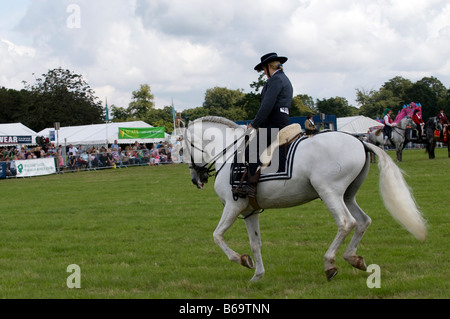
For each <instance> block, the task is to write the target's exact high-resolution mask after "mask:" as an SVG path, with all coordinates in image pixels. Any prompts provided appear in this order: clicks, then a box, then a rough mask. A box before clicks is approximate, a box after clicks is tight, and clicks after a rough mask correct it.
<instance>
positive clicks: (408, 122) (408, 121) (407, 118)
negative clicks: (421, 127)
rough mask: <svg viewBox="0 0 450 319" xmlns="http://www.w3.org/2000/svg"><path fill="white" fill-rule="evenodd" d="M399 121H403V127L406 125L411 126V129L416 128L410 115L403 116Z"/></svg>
mask: <svg viewBox="0 0 450 319" xmlns="http://www.w3.org/2000/svg"><path fill="white" fill-rule="evenodd" d="M400 122H404V123H405V124H404V128H407V127H408V126H409V127H411V128H412V129H413V130H415V129H417V124H416V123H414V121H413V119H412V118H411V116H409V115H408V116H405V117H404V118H403V120H401V121H400Z"/></svg>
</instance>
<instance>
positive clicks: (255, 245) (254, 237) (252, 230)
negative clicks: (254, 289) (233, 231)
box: [245, 214, 265, 281]
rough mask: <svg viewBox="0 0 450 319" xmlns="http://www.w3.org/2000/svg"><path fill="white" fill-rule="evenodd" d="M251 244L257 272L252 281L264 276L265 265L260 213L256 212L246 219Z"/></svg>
mask: <svg viewBox="0 0 450 319" xmlns="http://www.w3.org/2000/svg"><path fill="white" fill-rule="evenodd" d="M245 226H246V227H247V232H248V237H249V239H250V246H251V248H252V253H253V257H254V258H255V274H254V276H253V278H252V280H251V281H256V280H259V279H261V278H263V277H264V273H265V271H264V265H263V262H262V257H261V233H260V231H259V215H258V214H254V215H252V216H249V217H247V218H246V219H245Z"/></svg>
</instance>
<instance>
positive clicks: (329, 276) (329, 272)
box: [325, 266, 338, 281]
mask: <svg viewBox="0 0 450 319" xmlns="http://www.w3.org/2000/svg"><path fill="white" fill-rule="evenodd" d="M337 273H338V270H337V268H336V267H335V266H333V267H331V268H330V269H327V270H325V275H326V276H327V279H328V281H331V279H333V278H334V277H335V276H336V275H337Z"/></svg>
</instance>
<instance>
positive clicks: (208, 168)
mask: <svg viewBox="0 0 450 319" xmlns="http://www.w3.org/2000/svg"><path fill="white" fill-rule="evenodd" d="M246 135H247V132H244V134H242V135H241V136H240V137H239V138H237V139H236V140H234V142H233V143H231V144H230V145H228V146H227V147H226V148H224V149H223V150H222V152H219V154H217V155H216V156H214V157H213V158H212V159H211V160H210V161H209V162H207V163H205V164H204V165H203V166H200V165H197V164H195V163H194V157H193V156H192V152H190V153H191V164H189V168H192V169H195V170H196V171H197V172H199V173H207V174H208V176H209V177H213V176H214V175H215V176H217V174H219V172H220V171H221V170H222V168H223V167H224V166H225V163H226V162H227V160H228V159H230V158H231V157H232V156H234V155H235V154H236V153H237V149H236V150H235V151H234V152H233V154H231V155H230V156H229V157H228V158H227V159H226V160H225V161H224V165H222V166H221V167H220V168H219V170H216V169H215V167H214V165H215V164H216V162H217V160H218V159H219V158H220V157H222V156H224V155H225V154H226V153H227V152H228V150H229V149H230V148H231V147H234V146H235V145H236V144H237V143H238V142H239V141H240V140H241V139H242V138H244V137H245V136H246ZM185 139H186V141H188V142H189V144H190V145H191V146H192V147H193V148H195V149H196V150H199V151H200V152H202V153H203V154H205V153H206V152H205V151H204V150H203V149H201V148H199V147H197V146H196V145H195V144H194V143H193V142H192V140H189V139H188V137H187V133H185ZM214 171H215V173H213V172H214Z"/></svg>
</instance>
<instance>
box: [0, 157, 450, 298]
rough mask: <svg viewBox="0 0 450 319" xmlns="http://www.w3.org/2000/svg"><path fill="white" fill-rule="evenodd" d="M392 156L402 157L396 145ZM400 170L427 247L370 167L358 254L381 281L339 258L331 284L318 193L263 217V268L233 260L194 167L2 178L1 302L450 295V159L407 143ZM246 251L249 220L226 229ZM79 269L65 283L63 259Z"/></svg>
mask: <svg viewBox="0 0 450 319" xmlns="http://www.w3.org/2000/svg"><path fill="white" fill-rule="evenodd" d="M390 155H391V156H392V157H394V153H390ZM399 166H400V167H401V168H402V169H403V170H404V171H405V172H406V173H407V174H408V176H407V177H406V180H407V182H408V184H409V185H410V186H411V188H412V189H413V192H414V195H415V198H416V201H417V203H418V205H419V206H420V208H421V210H422V212H423V214H424V216H425V218H426V219H427V221H428V229H429V234H428V238H427V241H426V242H424V243H421V242H419V241H417V240H416V239H414V237H413V236H412V235H410V234H409V233H408V232H407V231H406V230H404V229H403V228H401V226H399V225H398V224H397V222H396V221H395V220H394V219H393V218H392V217H391V216H390V215H389V213H388V212H387V211H386V209H385V208H384V206H383V204H382V202H381V198H380V195H379V192H378V174H379V170H378V167H376V164H372V167H371V170H370V174H369V176H368V178H367V179H366V182H365V183H364V185H363V187H362V188H361V190H360V192H359V195H358V197H357V198H358V202H359V204H360V206H361V207H362V208H363V209H364V210H365V212H366V213H367V214H368V215H369V216H370V217H371V218H372V225H371V226H370V228H369V230H368V232H367V233H366V235H365V237H364V238H363V240H362V242H361V244H360V246H359V250H358V253H359V254H360V255H362V256H363V257H365V260H366V263H367V264H368V265H369V264H377V265H379V266H380V270H381V288H373V289H369V288H368V287H367V285H366V280H367V278H368V276H369V275H370V274H369V273H367V272H363V271H360V270H356V269H353V268H352V267H351V266H350V265H348V264H347V263H346V262H345V261H344V259H343V258H342V253H343V252H344V250H345V246H346V244H348V242H349V238H350V237H351V236H349V238H348V239H347V240H346V242H345V244H344V247H341V249H340V250H339V253H340V255H339V256H338V258H337V261H336V264H337V266H338V268H339V274H338V275H337V276H336V277H335V278H334V280H333V281H331V282H327V280H326V278H325V275H324V272H323V255H324V253H325V251H326V250H327V248H328V246H329V245H330V243H331V241H332V240H333V238H334V236H335V234H336V225H335V223H334V220H333V218H332V217H331V215H330V214H329V212H328V211H327V210H326V208H325V206H324V205H323V203H322V202H321V201H320V200H316V201H313V202H311V203H308V204H306V205H303V206H299V207H295V208H291V209H282V210H268V211H265V212H264V213H263V214H262V215H261V217H260V223H261V236H262V242H263V247H262V254H263V260H264V265H265V268H266V276H265V277H264V279H263V280H262V281H259V282H256V283H250V282H249V280H250V279H251V277H252V275H253V270H249V269H246V268H243V267H242V266H240V265H237V264H235V263H231V262H230V261H229V260H228V259H227V257H226V256H225V255H224V254H223V252H222V251H221V249H220V248H219V247H218V246H216V245H215V244H214V241H213V237H212V233H213V231H214V229H215V227H216V226H217V223H218V221H219V219H220V216H221V210H222V204H221V202H220V201H219V199H218V197H217V196H216V195H215V193H214V190H213V187H212V186H213V185H212V181H210V183H209V184H208V185H207V187H206V189H205V190H202V191H200V190H198V189H196V188H195V187H194V186H193V185H192V184H191V182H190V176H189V171H188V168H187V166H186V165H167V166H160V167H136V168H127V169H110V170H102V171H94V172H92V171H90V172H79V173H65V174H61V175H52V176H45V177H36V178H27V179H12V180H0V185H1V189H2V194H3V196H2V197H1V199H0V204H1V214H0V298H57V299H59V298H175V299H184V298H191V299H192V298H207V299H208V298H211V299H220V298H228V299H230V298H231V299H232V298H245V299H248V298H249V299H252V298H275V299H278V298H280V299H285V298H289V299H297V298H445V299H447V298H449V297H450V289H449V288H450V282H449V279H448V278H449V275H450V274H449V268H450V267H449V266H450V265H449V260H450V258H449V251H450V249H449V248H450V247H449V233H450V232H449V230H450V227H449V207H450V192H449V185H450V159H449V158H448V157H447V151H446V150H444V149H437V152H436V159H435V160H428V157H427V155H426V154H425V153H424V152H423V151H422V150H407V151H405V152H404V155H403V162H402V163H400V164H399ZM226 240H227V243H228V244H229V245H230V247H231V248H233V249H234V250H236V251H237V252H239V253H250V247H249V243H248V237H247V233H246V230H245V224H244V222H243V221H242V220H238V221H237V222H236V223H235V225H234V226H233V228H232V229H231V230H230V231H229V232H227V234H226ZM71 264H76V265H78V266H79V267H80V271H81V281H80V282H81V288H80V289H76V288H74V289H69V288H68V286H67V278H68V277H69V276H70V275H71V273H70V272H67V267H68V266H69V265H71Z"/></svg>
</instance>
